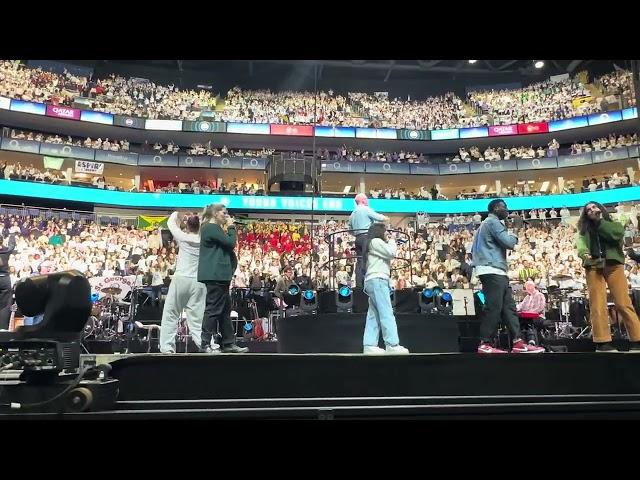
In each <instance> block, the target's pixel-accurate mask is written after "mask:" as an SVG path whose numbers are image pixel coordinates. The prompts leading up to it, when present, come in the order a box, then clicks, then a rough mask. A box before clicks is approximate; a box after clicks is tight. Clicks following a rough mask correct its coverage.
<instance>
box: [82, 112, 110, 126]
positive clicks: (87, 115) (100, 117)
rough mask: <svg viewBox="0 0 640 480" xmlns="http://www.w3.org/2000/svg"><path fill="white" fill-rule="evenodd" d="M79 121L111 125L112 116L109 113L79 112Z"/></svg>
mask: <svg viewBox="0 0 640 480" xmlns="http://www.w3.org/2000/svg"><path fill="white" fill-rule="evenodd" d="M80 121H81V122H91V123H101V124H103V125H113V115H111V114H110V113H103V112H94V111H91V110H81V111H80Z"/></svg>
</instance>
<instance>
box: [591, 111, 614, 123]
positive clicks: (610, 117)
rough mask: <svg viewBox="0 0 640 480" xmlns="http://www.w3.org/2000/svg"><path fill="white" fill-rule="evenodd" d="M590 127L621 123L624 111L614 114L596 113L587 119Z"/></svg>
mask: <svg viewBox="0 0 640 480" xmlns="http://www.w3.org/2000/svg"><path fill="white" fill-rule="evenodd" d="M587 120H588V122H589V125H600V124H602V123H609V122H619V121H620V120H622V111H620V110H615V111H613V112H603V113H594V114H593V115H589V116H588V117H587Z"/></svg>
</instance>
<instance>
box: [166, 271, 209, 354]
mask: <svg viewBox="0 0 640 480" xmlns="http://www.w3.org/2000/svg"><path fill="white" fill-rule="evenodd" d="M206 296H207V287H206V286H205V285H204V284H203V283H200V282H198V281H197V280H196V279H195V278H190V277H181V276H179V275H174V276H173V279H171V285H169V292H168V293H167V298H166V300H165V302H164V309H163V310H162V324H161V328H160V351H161V352H162V353H174V352H175V351H176V333H177V331H178V322H179V321H180V316H181V315H182V310H183V309H184V310H186V314H187V325H188V327H189V333H190V335H191V338H192V339H193V341H194V343H195V344H196V345H198V347H199V346H200V342H201V335H202V318H203V316H204V305H205V297H206Z"/></svg>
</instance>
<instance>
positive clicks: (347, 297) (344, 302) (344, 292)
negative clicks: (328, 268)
mask: <svg viewBox="0 0 640 480" xmlns="http://www.w3.org/2000/svg"><path fill="white" fill-rule="evenodd" d="M336 309H337V310H338V312H350V311H351V310H352V309H353V292H352V291H351V288H349V287H348V286H346V285H343V286H342V287H340V288H339V289H338V290H337V291H336Z"/></svg>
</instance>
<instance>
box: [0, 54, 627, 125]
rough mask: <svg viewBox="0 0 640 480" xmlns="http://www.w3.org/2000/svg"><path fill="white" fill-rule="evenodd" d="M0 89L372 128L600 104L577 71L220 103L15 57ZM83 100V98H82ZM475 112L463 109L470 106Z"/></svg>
mask: <svg viewBox="0 0 640 480" xmlns="http://www.w3.org/2000/svg"><path fill="white" fill-rule="evenodd" d="M595 82H596V83H597V84H599V85H601V86H602V87H603V90H604V91H605V92H606V94H612V95H619V96H622V97H624V98H625V99H626V100H627V104H635V99H633V81H632V76H631V73H630V72H626V71H618V72H614V73H611V74H608V75H604V76H603V77H600V78H599V79H596V80H595ZM0 95H2V96H5V97H10V98H18V99H23V100H28V101H36V102H44V103H52V104H60V105H68V106H71V105H73V103H74V100H75V99H76V97H83V100H82V102H83V108H90V109H92V110H96V111H101V112H109V113H115V114H121V115H127V116H138V117H145V118H150V119H176V120H178V119H180V120H197V119H198V118H200V117H201V115H202V114H203V112H205V111H206V112H207V118H210V119H213V120H218V121H226V122H250V123H276V124H289V123H296V124H318V125H331V126H337V125H343V126H356V127H376V128H378V127H379V128H410V129H429V130H433V129H446V128H459V127H470V126H480V125H505V124H514V123H521V122H537V121H551V120H559V119H563V118H568V117H573V116H577V115H584V114H588V113H593V112H597V111H600V108H601V105H600V104H599V102H596V101H593V100H594V99H591V98H590V97H589V95H590V93H589V91H588V90H587V89H586V87H585V86H584V85H583V84H582V83H581V82H580V81H579V80H577V78H573V79H565V80H561V81H551V80H547V81H545V82H539V83H535V84H533V85H529V86H527V87H524V88H521V89H512V90H497V91H496V90H490V91H473V92H470V93H468V95H467V98H466V99H465V100H466V101H467V102H469V104H470V105H471V106H472V108H471V109H467V108H465V101H463V99H461V98H459V97H458V96H456V95H455V94H454V93H451V92H448V93H445V94H444V95H441V96H435V97H430V98H426V99H407V100H406V101H405V100H402V99H393V100H390V99H389V97H388V94H380V93H378V94H374V95H371V94H369V93H362V92H351V93H349V94H348V95H347V96H346V97H344V96H342V95H337V94H335V93H334V92H333V91H332V90H328V91H321V92H319V93H318V95H315V94H314V93H312V92H292V91H285V92H271V91H269V90H256V91H247V90H242V89H241V88H239V87H236V88H233V89H231V90H230V91H228V92H227V95H226V98H225V99H224V105H223V106H222V104H221V106H222V108H218V109H216V106H217V101H218V99H217V97H215V96H213V95H212V94H211V92H210V91H209V90H180V89H178V88H177V87H176V86H175V85H168V86H163V85H157V84H156V83H154V82H151V81H149V80H146V79H141V78H129V79H126V78H123V77H120V76H116V75H111V76H109V77H108V78H105V79H97V80H95V79H89V78H86V77H78V76H74V75H72V74H71V73H69V72H67V71H66V70H65V72H64V73H63V74H57V73H52V72H47V71H43V70H41V69H39V68H35V69H34V68H27V67H25V66H24V65H23V64H21V63H20V62H17V61H10V60H4V61H2V62H1V63H0ZM87 102H88V103H87ZM474 109H475V110H476V112H477V113H470V112H472V111H473V110H474Z"/></svg>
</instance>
